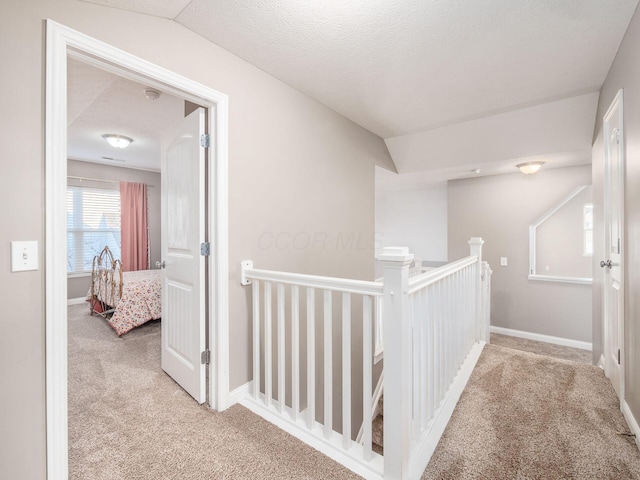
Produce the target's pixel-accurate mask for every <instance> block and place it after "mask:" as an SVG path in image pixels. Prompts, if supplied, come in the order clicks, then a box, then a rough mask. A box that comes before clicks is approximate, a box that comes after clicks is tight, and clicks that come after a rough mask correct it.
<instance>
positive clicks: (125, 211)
mask: <svg viewBox="0 0 640 480" xmlns="http://www.w3.org/2000/svg"><path fill="white" fill-rule="evenodd" d="M120 216H121V223H120V230H121V244H122V258H121V260H122V270H123V271H125V272H129V271H132V270H147V269H148V268H149V233H148V219H147V185H146V184H144V183H133V182H120Z"/></svg>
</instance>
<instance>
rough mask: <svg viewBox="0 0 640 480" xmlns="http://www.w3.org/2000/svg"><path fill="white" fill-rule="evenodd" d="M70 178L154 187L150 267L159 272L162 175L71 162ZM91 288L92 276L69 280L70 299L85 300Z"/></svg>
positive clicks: (150, 193) (149, 192)
mask: <svg viewBox="0 0 640 480" xmlns="http://www.w3.org/2000/svg"><path fill="white" fill-rule="evenodd" d="M67 174H68V175H74V176H77V177H86V178H97V179H100V180H115V181H118V182H119V181H125V182H138V183H146V184H147V185H153V186H152V187H148V188H147V201H148V202H149V203H148V210H149V253H150V254H151V265H150V266H151V268H155V264H156V261H157V260H160V173H159V172H149V171H145V170H136V169H133V168H122V167H114V166H111V165H101V164H99V163H89V162H79V161H77V160H69V161H68V162H67ZM70 182H72V181H70ZM73 184H74V185H77V184H78V183H77V181H76V182H75V183H73ZM83 184H85V185H89V186H97V187H102V186H104V183H100V182H87V181H84V182H83ZM114 188H118V186H117V185H114ZM90 285H91V277H90V276H84V277H73V278H69V279H68V280H67V298H81V297H85V296H86V295H87V290H88V289H89V286H90Z"/></svg>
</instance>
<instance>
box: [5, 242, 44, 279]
mask: <svg viewBox="0 0 640 480" xmlns="http://www.w3.org/2000/svg"><path fill="white" fill-rule="evenodd" d="M29 270H38V242H37V241H35V240H34V241H26V242H11V271H12V272H25V271H29Z"/></svg>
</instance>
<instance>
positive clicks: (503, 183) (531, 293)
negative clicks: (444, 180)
mask: <svg viewBox="0 0 640 480" xmlns="http://www.w3.org/2000/svg"><path fill="white" fill-rule="evenodd" d="M589 184H591V167H590V166H589V165H584V166H579V167H567V168H555V169H546V170H545V168H544V167H543V168H542V170H540V172H538V173H536V174H535V175H524V174H522V173H512V174H506V175H494V176H487V177H479V178H472V179H465V180H455V181H450V182H449V196H448V198H449V202H448V212H449V214H448V226H449V227H448V228H449V236H448V244H449V261H452V260H457V259H459V258H462V257H466V256H467V255H469V245H468V243H467V242H468V241H469V238H470V237H482V238H483V239H484V241H485V243H484V246H483V259H484V260H486V261H488V262H489V264H490V266H491V269H492V270H493V276H492V278H491V325H494V326H498V327H504V328H510V329H514V330H522V331H525V332H532V333H538V334H543V335H551V336H555V337H561V338H567V339H572V340H579V341H584V342H590V341H591V285H580V284H569V283H557V282H542V281H536V280H529V279H528V270H529V225H530V224H531V223H532V222H534V221H535V220H537V219H538V218H539V217H540V216H542V215H543V214H544V213H545V212H547V211H548V210H550V209H551V208H552V207H553V206H555V205H556V204H558V203H559V202H560V201H561V200H563V199H564V198H566V196H567V195H569V193H571V192H572V191H573V190H574V189H575V188H577V187H578V186H580V185H589ZM500 257H507V261H508V266H507V267H501V266H500Z"/></svg>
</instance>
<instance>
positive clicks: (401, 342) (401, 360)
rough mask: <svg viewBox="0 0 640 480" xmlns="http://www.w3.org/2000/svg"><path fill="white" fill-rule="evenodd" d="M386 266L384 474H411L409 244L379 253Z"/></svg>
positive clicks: (392, 477) (410, 257)
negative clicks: (407, 246)
mask: <svg viewBox="0 0 640 480" xmlns="http://www.w3.org/2000/svg"><path fill="white" fill-rule="evenodd" d="M377 258H378V260H380V262H381V263H382V266H383V269H384V288H383V291H384V296H383V298H384V300H383V305H384V315H383V338H384V349H385V352H384V369H385V386H384V390H385V392H384V405H385V409H384V478H385V479H398V480H400V479H404V478H408V475H409V471H408V470H409V454H410V451H409V450H410V446H411V438H410V434H411V345H412V344H411V325H410V312H409V309H410V302H409V265H410V264H411V261H412V260H413V254H410V253H409V249H408V248H406V247H386V248H385V249H384V251H383V252H382V253H381V254H379V255H378V257H377Z"/></svg>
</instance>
